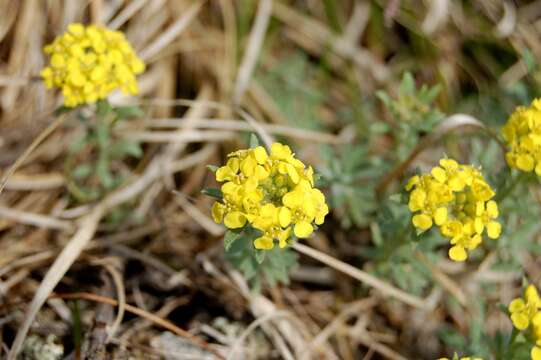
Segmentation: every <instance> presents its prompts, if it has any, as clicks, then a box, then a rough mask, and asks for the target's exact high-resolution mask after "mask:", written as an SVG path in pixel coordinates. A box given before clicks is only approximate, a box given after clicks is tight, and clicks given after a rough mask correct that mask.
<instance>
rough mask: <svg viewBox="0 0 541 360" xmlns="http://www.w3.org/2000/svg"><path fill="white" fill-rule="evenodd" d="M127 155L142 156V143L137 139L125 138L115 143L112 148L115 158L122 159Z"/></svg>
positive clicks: (112, 154)
mask: <svg viewBox="0 0 541 360" xmlns="http://www.w3.org/2000/svg"><path fill="white" fill-rule="evenodd" d="M125 155H130V156H133V157H135V158H140V157H141V156H142V155H143V149H142V148H141V144H140V143H138V142H136V141H131V140H123V141H119V142H117V143H116V144H114V145H113V146H112V148H111V156H112V157H114V158H115V159H121V158H123V157H124V156H125Z"/></svg>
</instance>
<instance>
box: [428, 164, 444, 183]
mask: <svg viewBox="0 0 541 360" xmlns="http://www.w3.org/2000/svg"><path fill="white" fill-rule="evenodd" d="M430 173H431V174H432V176H433V177H434V178H435V179H436V180H438V181H439V182H440V183H443V182H445V180H447V173H446V172H445V170H443V169H442V168H441V167H439V166H436V167H435V168H433V169H432V171H430Z"/></svg>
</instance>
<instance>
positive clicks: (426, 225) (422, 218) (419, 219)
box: [412, 214, 432, 231]
mask: <svg viewBox="0 0 541 360" xmlns="http://www.w3.org/2000/svg"><path fill="white" fill-rule="evenodd" d="M412 223H413V225H414V226H415V227H416V228H418V229H420V230H422V231H425V230H428V229H430V227H431V226H432V219H431V218H430V216H428V215H426V214H418V215H415V216H414V217H413V219H412Z"/></svg>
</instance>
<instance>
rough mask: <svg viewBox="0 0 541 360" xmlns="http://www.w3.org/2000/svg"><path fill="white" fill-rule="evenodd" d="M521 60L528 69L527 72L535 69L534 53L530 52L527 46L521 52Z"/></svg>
mask: <svg viewBox="0 0 541 360" xmlns="http://www.w3.org/2000/svg"><path fill="white" fill-rule="evenodd" d="M522 60H523V61H524V63H525V64H526V68H527V69H528V72H529V73H531V72H533V71H534V70H535V68H536V66H537V64H536V61H535V55H534V54H533V53H532V51H531V50H530V49H528V48H525V49H524V51H523V52H522Z"/></svg>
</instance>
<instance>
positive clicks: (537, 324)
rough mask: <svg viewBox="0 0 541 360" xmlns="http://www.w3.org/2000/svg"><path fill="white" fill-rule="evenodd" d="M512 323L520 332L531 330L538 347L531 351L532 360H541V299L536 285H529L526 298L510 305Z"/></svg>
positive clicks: (514, 301)
mask: <svg viewBox="0 0 541 360" xmlns="http://www.w3.org/2000/svg"><path fill="white" fill-rule="evenodd" d="M508 309H509V313H510V314H511V321H512V322H513V325H514V326H515V328H517V329H518V330H526V329H527V328H528V327H530V328H531V332H532V334H533V336H534V338H535V340H536V345H535V346H534V347H533V348H532V350H531V353H530V355H531V358H532V360H541V299H540V298H539V293H538V292H537V289H536V288H535V286H534V285H528V287H527V288H526V290H525V291H524V298H516V299H514V300H513V301H511V303H510V304H509V307H508Z"/></svg>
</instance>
